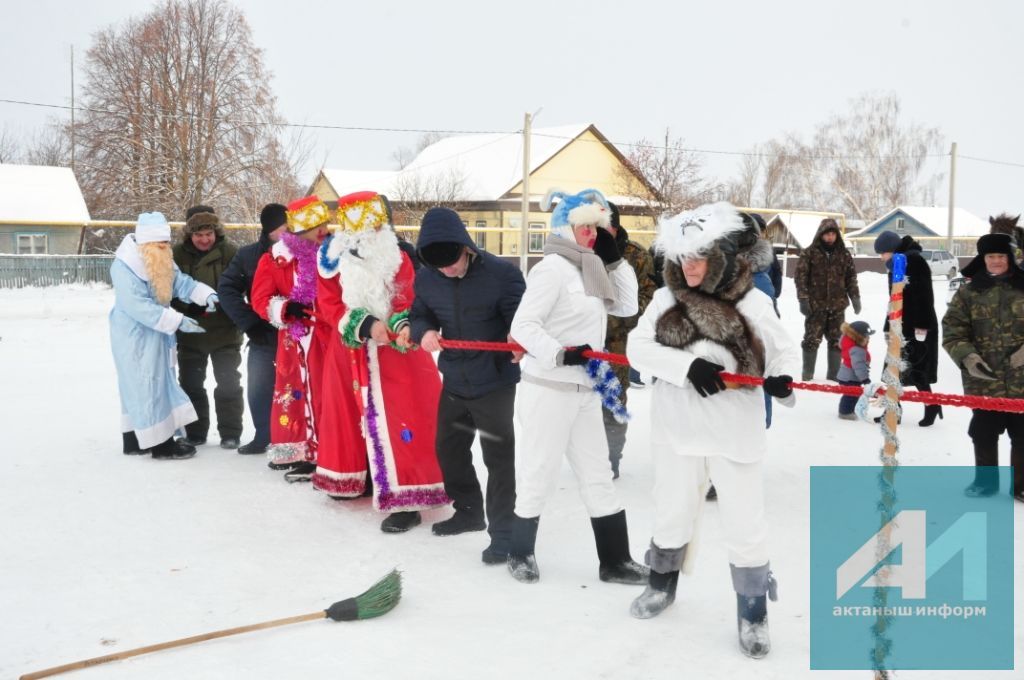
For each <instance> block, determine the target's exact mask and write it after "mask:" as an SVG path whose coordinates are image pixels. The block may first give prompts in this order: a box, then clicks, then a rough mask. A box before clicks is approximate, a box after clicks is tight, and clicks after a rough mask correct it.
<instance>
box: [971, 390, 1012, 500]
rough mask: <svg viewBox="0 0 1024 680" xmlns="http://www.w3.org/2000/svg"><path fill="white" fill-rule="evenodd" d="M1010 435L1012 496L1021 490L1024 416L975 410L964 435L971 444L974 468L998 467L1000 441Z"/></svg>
mask: <svg viewBox="0 0 1024 680" xmlns="http://www.w3.org/2000/svg"><path fill="white" fill-rule="evenodd" d="M1003 432H1006V433H1007V434H1009V435H1010V466H1011V467H1012V468H1013V489H1014V492H1017V491H1021V490H1022V489H1024V413H1004V412H1003V411H985V410H983V409H974V415H973V416H972V417H971V424H970V426H968V428H967V434H969V435H970V436H971V439H972V440H973V441H974V464H975V465H977V466H978V467H989V466H996V465H999V437H1000V436H1001V435H1002V434H1003Z"/></svg>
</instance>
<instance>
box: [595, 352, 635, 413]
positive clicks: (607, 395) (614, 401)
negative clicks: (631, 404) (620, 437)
mask: <svg viewBox="0 0 1024 680" xmlns="http://www.w3.org/2000/svg"><path fill="white" fill-rule="evenodd" d="M587 375H588V376H590V381H591V382H592V383H593V384H594V386H593V389H594V391H595V392H597V393H598V394H599V395H601V406H603V407H604V408H606V409H608V411H610V412H611V414H612V418H614V419H615V422H617V423H628V422H629V419H630V415H629V412H628V411H626V407H625V406H623V405H622V400H621V399H620V398H619V396H620V395H621V394H622V384H621V383H620V382H619V379H618V378H616V377H615V371H613V370H612V367H611V365H610V364H609V363H608V362H607V361H601V360H599V359H588V360H587Z"/></svg>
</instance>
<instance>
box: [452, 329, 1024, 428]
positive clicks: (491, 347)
mask: <svg viewBox="0 0 1024 680" xmlns="http://www.w3.org/2000/svg"><path fill="white" fill-rule="evenodd" d="M441 347H443V348H444V349H475V350H480V351H484V352H525V351H526V350H525V349H523V347H522V346H521V345H517V344H516V343H513V342H482V341H480V340H441ZM584 356H585V357H587V358H590V359H599V360H603V361H607V362H608V363H611V364H620V365H622V366H628V365H629V361H628V360H627V359H626V357H625V355H623V354H612V353H610V352H598V351H595V350H590V351H588V352H585V353H584ZM721 376H722V380H726V381H728V382H731V383H738V384H741V385H761V384H763V383H764V378H758V377H755V376H752V375H737V374H735V373H726V372H725V371H722V373H721ZM792 387H793V389H794V390H804V391H806V392H827V393H829V394H847V395H850V396H852V397H859V396H860V395H862V394H864V389H863V388H861V387H858V386H856V385H822V384H820V383H808V382H798V381H795V380H794V381H793V382H792ZM881 392H882V390H879V393H880V394H881ZM900 401H914V402H918V403H921V404H941V405H942V406H962V407H965V408H979V409H985V410H986V411H1006V412H1009V413H1024V399H1007V398H1005V397H981V396H977V395H967V394H943V393H940V392H904V393H903V395H902V396H901V397H900Z"/></svg>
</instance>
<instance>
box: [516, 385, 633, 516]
mask: <svg viewBox="0 0 1024 680" xmlns="http://www.w3.org/2000/svg"><path fill="white" fill-rule="evenodd" d="M564 385H565V387H562V386H561V385H560V386H559V387H549V386H547V385H538V384H536V383H533V382H530V381H529V380H528V379H526V378H524V379H523V382H522V383H521V384H520V385H519V389H518V391H517V394H516V418H517V419H518V421H519V425H520V433H519V434H518V435H517V436H516V514H517V515H519V516H520V517H537V516H539V515H540V514H541V512H542V511H543V510H544V505H545V503H547V500H548V498H550V497H551V494H552V493H554V490H555V486H556V485H557V484H558V474H559V472H560V470H561V467H562V456H563V455H564V456H565V457H566V458H567V459H568V460H569V467H571V468H572V471H573V474H574V475H575V476H576V482H577V483H578V484H579V491H580V498H582V499H583V504H584V505H585V506H586V507H587V512H588V513H589V514H590V516H591V517H604V516H606V515H613V514H615V513H617V512H619V511H620V510H622V505H621V504H620V503H619V497H618V494H617V493H616V491H615V485H614V484H613V483H612V472H611V467H610V465H609V463H608V440H607V438H606V437H605V433H604V420H603V418H602V417H601V398H600V397H599V396H598V394H597V393H596V392H594V391H593V390H592V389H590V388H589V387H586V386H576V385H570V384H568V383H565V384H564ZM577 388H578V389H577Z"/></svg>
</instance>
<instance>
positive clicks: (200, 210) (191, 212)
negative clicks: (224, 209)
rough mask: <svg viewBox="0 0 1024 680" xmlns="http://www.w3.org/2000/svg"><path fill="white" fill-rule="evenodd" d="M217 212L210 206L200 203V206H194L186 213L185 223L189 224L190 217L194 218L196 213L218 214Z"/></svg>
mask: <svg viewBox="0 0 1024 680" xmlns="http://www.w3.org/2000/svg"><path fill="white" fill-rule="evenodd" d="M216 212H217V211H216V210H214V209H213V208H211V207H210V206H208V205H203V204H201V203H200V204H199V205H194V206H192V207H191V208H189V209H188V210H186V211H185V221H186V222H187V221H188V219H189V218H190V217H192V216H193V215H195V214H196V213H216Z"/></svg>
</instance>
